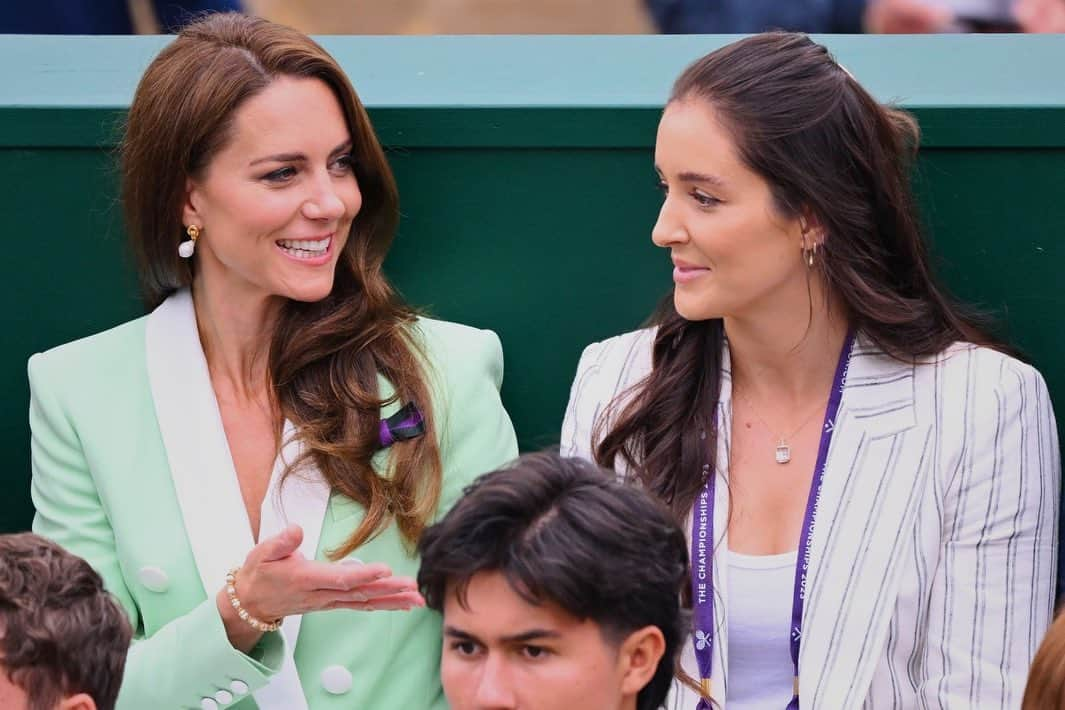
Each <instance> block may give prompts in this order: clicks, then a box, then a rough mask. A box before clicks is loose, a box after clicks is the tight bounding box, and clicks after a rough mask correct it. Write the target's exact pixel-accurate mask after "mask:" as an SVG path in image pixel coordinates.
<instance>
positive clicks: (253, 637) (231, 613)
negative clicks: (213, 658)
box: [215, 586, 263, 654]
mask: <svg viewBox="0 0 1065 710" xmlns="http://www.w3.org/2000/svg"><path fill="white" fill-rule="evenodd" d="M215 606H216V607H217V608H218V616H219V618H221V620H222V626H223V628H224V629H225V632H226V638H227V639H229V644H230V645H231V646H232V647H233V648H235V649H236V650H238V651H240V652H241V653H245V654H246V653H249V652H250V651H251V649H253V648H254V647H255V644H257V643H259V639H261V638H262V637H263V632H262V631H256V630H255V629H253V628H252V627H251V626H249V625H248V624H246V623H245V622H244V621H242V620H241V618H240V617H239V616H237V611H236V609H234V608H233V606H232V604H230V602H229V595H228V594H226V589H225V587H224V586H223V587H222V588H221V589H219V590H218V593H217V594H216V595H215Z"/></svg>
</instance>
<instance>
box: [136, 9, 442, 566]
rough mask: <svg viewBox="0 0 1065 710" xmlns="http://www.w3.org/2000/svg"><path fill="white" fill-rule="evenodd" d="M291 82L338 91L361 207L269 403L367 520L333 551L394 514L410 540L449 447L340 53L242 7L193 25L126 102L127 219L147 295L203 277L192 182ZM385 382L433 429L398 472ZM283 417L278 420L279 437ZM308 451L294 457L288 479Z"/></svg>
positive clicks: (152, 297) (278, 339) (392, 190)
mask: <svg viewBox="0 0 1065 710" xmlns="http://www.w3.org/2000/svg"><path fill="white" fill-rule="evenodd" d="M281 76H290V77H304V78H315V79H318V80H321V81H322V82H324V83H325V84H326V85H327V86H328V87H329V88H330V89H331V90H332V91H333V93H334V94H335V96H336V98H337V101H338V102H339V103H340V106H341V108H342V109H343V112H344V116H345V118H346V120H347V124H348V129H349V130H350V132H351V137H352V141H353V147H352V153H351V154H352V163H353V165H354V170H355V176H356V179H357V180H358V185H359V190H360V191H361V192H362V197H363V202H362V209H361V210H360V211H359V213H358V215H357V216H356V217H355V220H354V222H353V223H352V226H351V233H350V235H349V238H348V240H347V243H346V244H345V246H344V251H343V253H342V254H341V255H340V259H339V261H338V263H337V267H336V275H335V279H334V284H333V290H332V292H331V293H330V294H329V295H328V296H327V297H326V298H325V299H323V300H321V301H318V302H316V303H301V302H297V301H292V300H289V301H287V302H286V303H285V304H284V306H283V307H282V310H281V313H280V315H279V318H278V321H277V324H276V329H275V331H274V332H273V334H272V340H271V343H270V352H269V363H268V371H269V377H270V383H271V387H272V393H271V394H272V397H273V399H274V401H275V402H276V403H277V405H278V407H279V410H280V413H281V415H282V416H284V417H286V418H288V419H289V420H291V421H292V422H293V423H294V424H295V425H296V427H297V431H298V434H297V435H298V436H299V438H300V439H301V440H302V442H303V444H304V447H305V451H306V452H307V453H306V455H305V456H306V458H309V459H311V460H313V462H314V463H315V464H316V465H317V467H318V468H319V470H321V472H322V474H323V475H324V477H325V479H326V480H327V481H328V482H329V484H330V485H331V486H332V487H333V489H334V490H336V491H338V492H339V493H342V494H343V495H345V496H347V497H349V498H351V499H352V500H354V501H356V502H358V503H360V504H362V505H363V506H364V507H365V508H366V516H365V518H364V519H363V521H362V523H361V524H360V525H359V527H358V528H357V529H356V530H355V531H354V532H353V533H352V535H351V537H350V538H348V540H347V541H346V542H345V544H344V545H343V546H342V547H341V548H340V549H339V550H334V551H333V553H332V554H333V555H334V556H335V557H342V556H344V555H347V554H348V553H350V552H351V551H352V550H354V549H355V548H357V547H358V546H359V545H361V544H362V543H364V542H366V541H367V540H368V539H370V538H371V537H373V536H374V535H376V534H377V533H378V532H380V531H381V530H382V529H383V528H384V527H385V526H386V525H387V524H388V523H389V522H390V521H391V520H393V519H394V520H395V521H396V523H397V525H398V527H399V530H400V532H401V534H402V535H403V537H404V539H405V540H406V541H407V542H408V543H410V544H412V545H413V544H414V543H415V542H416V541H417V539H418V537H419V536H420V534H421V531H422V529H423V528H424V527H425V525H426V524H427V522H428V521H429V520H430V519H431V518H432V517H433V516H434V515H435V513H436V507H437V503H438V500H439V497H440V486H441V481H440V477H441V463H440V452H439V449H438V447H437V444H436V436H435V430H434V425H433V419H432V416H431V415H432V412H431V406H430V405H431V402H430V395H429V386H428V380H427V376H428V372H427V367H428V365H427V363H426V362H425V360H424V358H423V357H422V353H421V351H420V346H419V342H418V340H417V337H416V336H415V334H414V332H413V330H412V325H413V322H414V320H415V317H416V314H415V313H414V311H413V310H412V309H411V308H409V307H408V306H406V305H404V304H403V303H402V302H401V301H400V299H399V298H398V297H397V296H396V294H395V292H394V291H393V289H392V287H391V286H390V285H389V283H388V281H387V280H386V279H385V277H384V274H383V273H382V270H381V267H382V264H383V262H384V258H385V254H386V253H387V251H388V247H389V245H390V244H391V242H392V237H393V235H394V233H395V228H396V223H397V221H398V214H399V213H398V197H397V194H396V185H395V180H394V179H393V177H392V171H391V170H390V168H389V166H388V162H387V161H386V160H385V156H384V152H383V151H382V149H381V146H380V144H379V143H378V141H377V137H376V135H374V132H373V128H372V127H371V125H370V119H369V117H368V116H367V114H366V110H365V109H364V108H363V106H362V103H361V102H360V101H359V98H358V96H357V95H356V93H355V90H354V88H353V87H352V86H351V83H350V82H349V81H348V79H347V77H346V76H345V75H344V72H343V71H342V70H341V69H340V67H339V66H338V65H337V63H336V61H335V60H334V59H333V58H332V57H331V56H329V54H328V53H326V51H325V50H324V49H322V48H321V47H320V46H319V45H318V44H316V43H315V42H314V41H312V40H311V39H310V38H309V37H307V36H306V35H304V34H302V33H300V32H297V31H296V30H293V29H291V28H288V27H284V26H282V25H277V24H274V23H272V22H268V21H266V20H263V19H260V18H255V17H247V16H244V15H240V14H235V13H227V14H216V15H208V16H206V17H205V18H203V19H201V20H199V21H197V22H195V23H193V24H191V25H189V26H187V27H186V28H185V29H184V30H183V31H182V32H181V34H180V35H179V36H178V38H177V39H176V40H175V41H174V42H173V43H171V44H170V45H169V46H167V47H166V49H164V50H163V51H162V52H161V53H160V54H159V56H158V57H156V59H155V60H154V61H153V62H152V63H151V65H150V66H149V67H148V69H147V71H146V72H145V74H144V77H143V78H142V79H141V81H140V84H139V85H138V87H137V92H136V95H135V96H134V99H133V103H132V105H131V106H130V111H129V117H128V122H127V127H126V133H125V139H124V142H123V144H122V194H123V204H124V208H125V217H126V227H127V230H128V231H129V235H130V240H131V243H132V246H133V249H134V251H135V252H136V254H137V258H138V261H139V265H140V275H141V281H142V284H143V291H144V298H145V302H146V305H147V306H148V307H149V308H154V307H155V306H156V305H158V304H159V303H161V302H162V301H163V300H164V299H165V298H166V297H167V296H169V295H170V294H171V293H173V292H174V291H176V290H177V289H179V288H182V287H185V286H189V285H190V284H191V283H192V280H193V270H194V267H195V261H194V260H193V259H181V258H180V257H179V256H178V253H177V245H178V243H179V242H180V241H182V240H183V239H185V238H186V237H185V235H184V230H183V226H182V223H181V205H182V202H183V199H184V192H185V184H186V180H187V179H188V178H189V177H190V176H191V177H193V178H195V177H197V176H199V175H201V174H202V172H203V170H204V169H205V168H206V166H207V165H208V163H209V162H210V161H211V158H212V157H213V156H214V155H215V154H217V153H218V151H219V150H220V149H221V148H222V147H223V146H224V145H225V144H226V142H227V141H228V140H229V139H230V136H231V132H232V124H233V119H234V114H235V112H236V110H237V109H238V108H239V107H240V106H241V105H242V104H243V103H244V102H245V101H247V100H248V99H249V98H251V97H252V96H255V95H256V94H258V93H259V92H261V91H262V90H263V89H265V88H266V87H267V86H268V85H270V83H271V82H273V81H274V80H275V79H276V78H278V77H281ZM378 375H381V376H383V377H384V378H385V379H386V380H387V381H388V382H390V383H391V385H392V386H393V387H394V389H395V395H394V397H393V398H392V399H394V400H399V401H402V402H414V403H416V404H417V405H418V406H419V408H420V409H421V410H422V412H423V414H424V416H425V419H426V433H425V435H424V436H421V437H419V438H416V439H411V440H408V441H403V442H397V443H395V444H393V446H392V448H391V449H390V468H391V475H389V476H379V475H377V474H376V473H375V471H374V470H373V468H372V467H371V465H370V459H371V457H372V456H373V454H374V453H375V452H376V451H377V449H378V423H379V418H380V411H381V407H382V406H384V405H385V404H387V402H386V401H384V400H383V399H382V397H381V396H380V393H379V391H378V384H377V377H378ZM280 436H281V422H280V421H278V422H277V437H278V441H279V443H280ZM304 460H305V459H301V460H300V461H297V462H294V463H293V464H292V465H290V468H289V473H290V472H292V471H294V470H296V469H297V468H298V467H299V465H300V463H302V462H303V461H304Z"/></svg>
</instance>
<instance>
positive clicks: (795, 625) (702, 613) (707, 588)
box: [691, 332, 854, 710]
mask: <svg viewBox="0 0 1065 710" xmlns="http://www.w3.org/2000/svg"><path fill="white" fill-rule="evenodd" d="M853 347H854V333H853V332H851V333H848V334H847V337H846V339H845V340H844V342H843V350H842V351H841V352H840V354H839V362H838V363H837V364H836V375H835V378H834V379H833V381H832V390H831V391H830V392H829V395H828V406H827V407H826V408H825V423H824V426H823V427H822V428H821V443H820V445H819V446H818V448H817V463H816V464H814V477H813V481H811V482H810V494H809V496H808V497H807V499H806V514H805V516H804V517H803V523H802V532H801V533H800V536H799V552H798V559H797V560H796V564H795V585H794V588H793V593H792V603H791V634H790V637H791V661H792V665H793V667H794V671H795V692H794V694H793V695H792V698H791V702H789V703H788V706H787V710H798V708H799V644H800V642H801V640H802V607H803V600H804V599H806V573H807V571H808V570H809V568H810V534H811V533H812V532H813V529H814V519H815V518H816V517H817V506H818V504H819V503H820V502H821V483H822V482H823V481H824V478H825V465H826V464H827V461H828V447H829V444H830V443H831V442H832V432H833V429H835V422H836V414H838V413H839V405H840V402H841V401H842V399H843V388H844V386H845V385H846V382H847V370H848V369H849V367H850V360H851V350H852V349H853ZM704 438H705V437H704ZM714 454H715V452H708V454H707V455H708V456H711V455H714ZM703 476H704V478H705V480H704V482H703V488H702V490H701V491H700V492H699V497H698V498H697V499H696V501H695V510H693V511H692V554H691V566H692V575H691V578H692V579H691V584H692V610H693V611H694V617H695V618H694V621H695V629H694V632H693V635H692V643H693V644H694V645H695V660H696V662H697V663H698V666H699V680H700V684H701V685H702V689H703V692H704V693H705V694H706V695H710V690H711V686H710V678H711V674H712V673H713V666H714V568H713V528H714V474H713V471H711V468H710V464H709V463H705V464H703ZM698 710H710V704H709V703H708V702H707V701H706V700H700V701H699V708H698Z"/></svg>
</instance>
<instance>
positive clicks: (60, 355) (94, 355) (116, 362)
mask: <svg viewBox="0 0 1065 710" xmlns="http://www.w3.org/2000/svg"><path fill="white" fill-rule="evenodd" d="M146 322H147V316H144V317H141V318H137V319H136V320H132V321H129V322H126V323H123V324H121V325H118V326H115V327H114V328H110V329H108V330H105V331H103V332H101V333H96V334H95V335H90V336H88V337H85V338H80V339H78V340H74V341H72V342H69V343H65V344H63V345H59V346H57V347H54V348H52V349H50V350H46V351H45V352H42V353H37V354H36V355H33V356H32V357H31V358H30V360H29V364H28V370H29V375H30V381H31V384H34V385H38V386H40V385H42V384H44V383H48V384H55V385H56V386H63V385H66V384H72V385H88V384H91V383H93V382H104V381H108V380H109V379H111V378H112V377H114V376H128V374H129V373H130V372H131V370H137V369H138V368H136V367H131V365H135V364H137V363H140V368H139V369H143V361H144V328H145V323H146Z"/></svg>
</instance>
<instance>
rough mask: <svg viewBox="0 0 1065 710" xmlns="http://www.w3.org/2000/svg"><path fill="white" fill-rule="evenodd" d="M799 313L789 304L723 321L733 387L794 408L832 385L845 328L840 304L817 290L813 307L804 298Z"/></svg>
mask: <svg viewBox="0 0 1065 710" xmlns="http://www.w3.org/2000/svg"><path fill="white" fill-rule="evenodd" d="M817 291H820V289H818V290H817ZM810 305H812V308H811V307H810ZM801 310H802V312H801V313H799V312H797V309H796V307H795V306H794V302H792V303H787V304H781V305H780V306H779V307H777V308H775V309H766V310H764V311H762V312H759V313H757V314H754V315H750V316H743V317H728V318H725V334H726V336H727V337H728V344H729V354H730V356H731V359H732V381H733V387H734V388H735V387H742V388H743V390H744V391H745V392H747V393H749V394H750V395H752V396H753V398H755V399H758V400H765V399H772V400H775V401H778V402H780V401H784V402H790V403H794V404H799V403H802V402H805V401H807V400H809V399H810V398H811V397H814V398H816V397H820V396H822V395H824V393H825V392H826V391H827V390H828V389H829V388H830V387H831V382H832V378H833V376H834V375H835V370H836V364H837V363H838V362H839V353H840V350H842V348H843V341H844V340H845V339H846V337H847V330H848V328H849V323H848V322H847V318H846V315H845V313H844V307H843V304H842V303H841V302H838V301H836V300H833V299H829V298H827V297H825V295H824V294H823V292H820V293H814V294H813V295H812V304H810V303H809V302H807V301H806V300H805V299H803V303H802V307H801Z"/></svg>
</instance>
